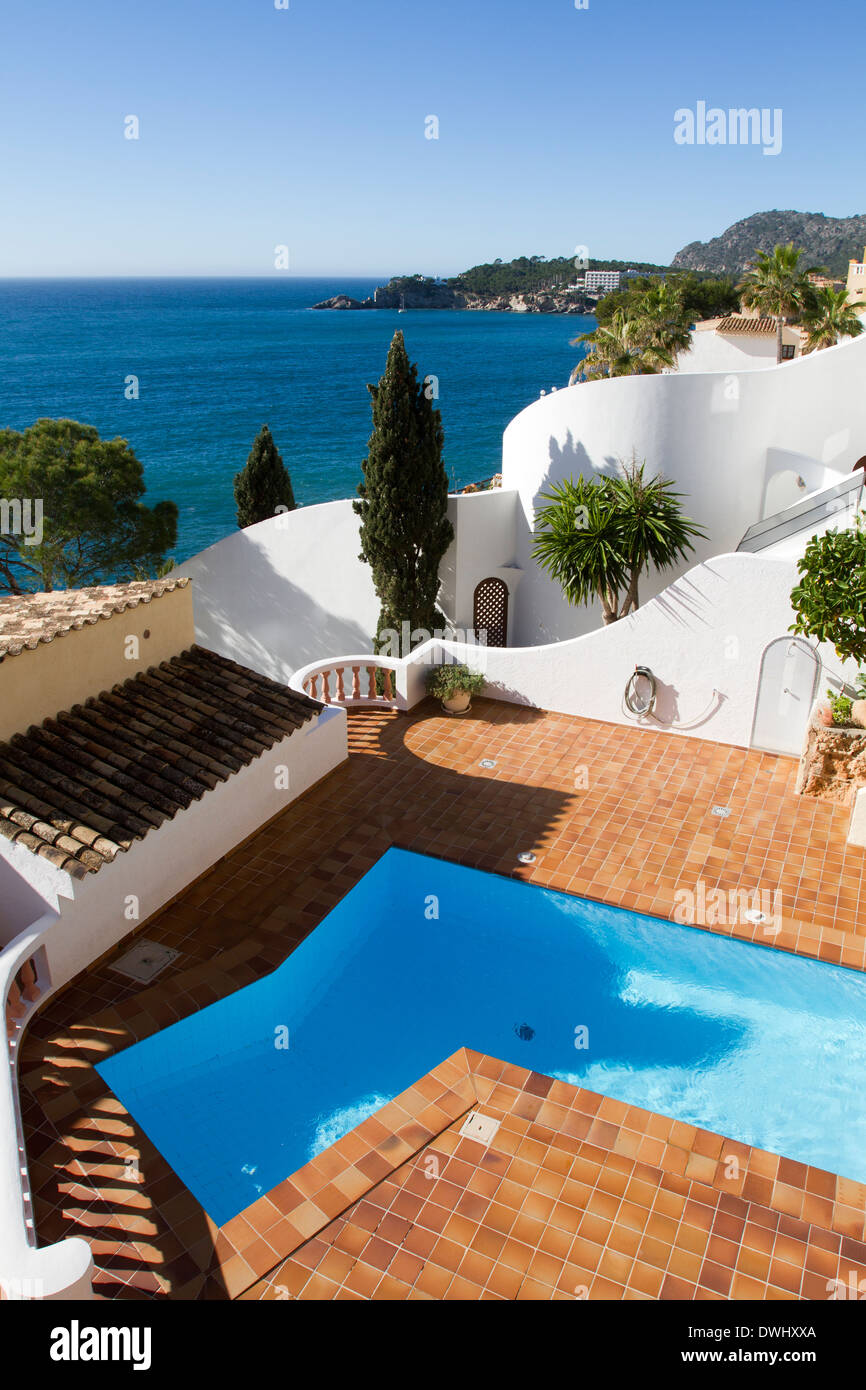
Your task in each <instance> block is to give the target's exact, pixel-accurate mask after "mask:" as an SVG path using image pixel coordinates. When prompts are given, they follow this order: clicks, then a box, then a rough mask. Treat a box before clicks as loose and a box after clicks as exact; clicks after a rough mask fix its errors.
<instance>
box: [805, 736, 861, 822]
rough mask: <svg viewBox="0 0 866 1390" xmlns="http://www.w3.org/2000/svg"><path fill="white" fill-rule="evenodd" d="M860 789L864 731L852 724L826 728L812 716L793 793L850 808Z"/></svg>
mask: <svg viewBox="0 0 866 1390" xmlns="http://www.w3.org/2000/svg"><path fill="white" fill-rule="evenodd" d="M860 787H866V729H861V728H858V727H857V726H856V725H853V726H847V725H834V726H833V727H832V728H826V727H825V726H824V725H823V724H822V723H821V722H820V720H819V719H817V718H816V717H815V715H814V713H813V715H812V718H811V719H810V721H809V728H808V730H807V733H806V746H805V748H804V750H803V756H802V758H801V759H800V772H799V775H798V778H797V791H798V792H800V793H801V795H803V796H815V797H817V798H818V799H819V800H820V801H833V802H835V803H836V805H837V806H851V805H853V803H854V797H855V795H856V793H857V791H858V789H859V788H860Z"/></svg>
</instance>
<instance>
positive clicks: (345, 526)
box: [177, 488, 522, 681]
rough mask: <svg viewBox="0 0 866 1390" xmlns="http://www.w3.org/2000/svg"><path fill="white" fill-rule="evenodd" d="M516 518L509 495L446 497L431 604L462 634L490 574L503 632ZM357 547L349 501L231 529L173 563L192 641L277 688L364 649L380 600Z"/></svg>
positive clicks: (495, 491)
mask: <svg viewBox="0 0 866 1390" xmlns="http://www.w3.org/2000/svg"><path fill="white" fill-rule="evenodd" d="M518 511H519V508H518V499H517V494H516V493H514V492H511V493H506V492H503V491H502V489H500V488H491V489H490V490H488V491H485V492H478V493H467V494H466V495H465V496H462V495H455V496H451V497H449V499H448V516H449V518H450V520H451V523H452V525H453V527H454V542H453V544H452V545H451V546H450V547H449V548H448V551H447V552H446V554H445V555H444V556H443V558H442V564H441V565H440V567H439V574H440V579H441V590H440V594H439V602H440V606H441V608H442V611H443V613H444V615H445V617H446V619H447V620H448V621H449V622H450V623H451V624H452V626H454V627H456V628H459V629H460V630H461V631H465V632H469V631H471V630H472V624H473V613H472V607H473V594H474V591H475V586H476V584H478V583H479V581H480V580H482V579H486V578H488V577H489V576H490V575H497V576H500V577H502V578H503V579H505V581H506V583H507V584H508V587H509V591H510V593H511V595H512V602H511V603H510V616H509V628H510V627H511V615H512V614H513V611H514V605H513V596H514V594H515V593H516V590H517V585H518V582H519V581H520V579H521V577H522V576H521V573H520V571H519V570H516V569H515V568H514V558H515V547H516V519H517V516H518ZM360 548H361V541H360V536H359V522H358V517H357V516H355V514H354V512H353V510H352V503H351V500H349V499H347V500H346V501H342V502H325V503H322V504H321V505H319V506H315V507H302V508H298V510H297V511H294V512H288V513H284V514H283V515H282V516H279V517H274V518H272V519H269V520H268V521H260V522H259V523H258V525H257V526H249V527H247V528H246V529H245V530H243V531H235V532H233V533H232V534H231V535H230V536H226V538H225V539H224V540H221V541H218V542H217V544H216V545H212V546H211V547H210V548H209V549H208V550H203V551H202V552H201V554H200V555H194V556H193V557H192V559H190V560H187V561H186V562H185V563H184V564H182V565H179V566H178V571H177V572H178V573H179V574H188V575H190V576H191V578H192V580H193V583H192V586H191V587H192V597H193V609H194V613H195V635H196V641H198V642H200V643H201V645H202V646H204V647H210V648H211V650H212V651H216V652H220V653H221V654H222V655H223V656H227V657H229V658H231V660H233V661H239V662H240V663H241V664H242V665H244V666H250V667H252V669H253V670H254V671H261V672H262V673H263V674H264V675H266V676H270V677H272V679H274V680H279V681H288V679H289V677H290V676H291V675H292V672H293V671H296V670H298V668H299V667H301V666H305V665H307V663H308V662H311V661H319V660H323V659H325V658H327V657H331V656H335V655H338V654H339V653H340V652H372V650H373V637H374V635H375V632H376V624H377V621H378V617H379V600H378V599H377V597H376V591H375V589H374V588H373V580H372V576H371V573H370V567H369V565H367V564H365V563H364V561H362V560H360V559H359V558H358V556H359V551H360ZM511 640H517V639H516V637H514V636H513V635H512V636H511Z"/></svg>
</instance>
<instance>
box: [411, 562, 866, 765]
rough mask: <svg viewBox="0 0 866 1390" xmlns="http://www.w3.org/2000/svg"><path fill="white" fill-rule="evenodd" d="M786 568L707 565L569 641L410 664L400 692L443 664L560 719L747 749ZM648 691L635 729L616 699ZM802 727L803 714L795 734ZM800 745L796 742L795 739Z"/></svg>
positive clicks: (828, 657) (835, 669) (787, 579)
mask: <svg viewBox="0 0 866 1390" xmlns="http://www.w3.org/2000/svg"><path fill="white" fill-rule="evenodd" d="M795 577H796V569H795V564H794V561H793V560H792V559H784V558H782V559H780V558H776V557H773V556H769V555H766V554H757V555H751V554H746V553H740V554H728V555H717V556H714V557H713V559H712V560H709V561H706V562H705V563H703V564H701V565H698V566H696V567H695V568H694V569H691V570H690V571H689V572H688V573H687V574H685V575H683V576H681V578H679V579H678V580H676V581H675V582H674V583H673V584H672V585H670V586H669V587H668V588H667V589H665V591H664V592H663V593H662V594H660V595H659V596H658V597H657V598H654V599H652V600H651V601H650V602H649V603H647V604H646V605H645V606H644V607H642V608H640V609H639V610H638V611H637V613H634V614H632V615H630V616H629V617H627V618H623V619H621V620H620V621H619V622H617V623H613V624H612V625H611V626H609V627H606V628H598V629H597V630H596V631H594V632H591V633H587V634H586V635H584V636H582V637H577V638H574V639H573V640H571V641H567V642H560V643H555V644H552V645H550V646H544V647H511V648H499V649H489V650H486V651H485V650H483V649H479V648H477V647H476V648H467V647H463V646H461V645H459V644H456V643H453V642H445V643H439V644H434V643H431V644H428V645H427V647H425V648H419V649H418V651H417V652H415V653H413V657H412V663H413V665H414V667H415V668H416V669H415V673H414V676H413V678H412V679H410V680H409V681H408V682H406V684H407V688H408V689H410V690H411V691H413V692H414V698H415V699H419V698H421V695H422V694H423V679H422V675H423V670H424V669H429V668H430V667H431V666H433V665H435V664H436V663H437V662H438V661H439V660H441V656H440V652H441V651H443V650H444V651H445V652H447V653H448V654H449V656H450V657H451V658H453V659H454V660H458V661H466V663H467V664H468V665H470V666H473V667H474V668H475V669H481V670H482V671H483V672H484V674H485V676H486V679H487V685H486V687H485V694H488V695H490V696H492V697H494V698H496V699H500V700H508V701H513V702H514V703H516V704H529V705H535V706H537V707H538V708H540V709H546V710H552V711H555V712H559V713H562V714H572V715H579V716H581V717H584V718H588V719H601V720H604V721H605V722H606V723H611V724H629V725H632V726H635V725H637V726H639V727H645V728H649V729H654V730H662V731H666V732H669V733H672V734H677V735H680V736H685V737H692V738H703V739H709V740H711V741H713V742H719V743H731V744H735V745H737V746H740V747H748V746H749V744H750V739H751V731H752V719H753V715H754V708H755V698H756V695H757V690H758V676H759V670H760V663H761V655H762V653H763V651H764V649H765V647H766V646H767V644H768V643H770V642H772V641H773V640H774V639H775V638H778V637H785V636H786V635H787V634H788V628H789V626H790V624H791V622H792V621H793V616H794V615H793V612H792V610H791V605H790V597H789V596H790V592H791V589H792V587H793V585H794V583H795ZM818 652H819V656H820V658H821V660H822V661H823V662H826V670H825V671H823V672H822V688H823V686H824V684H825V683H826V681H827V680H830V679H831V678H834V677H836V676H837V675H838V674H844V675H845V676H846V677H847V679H849V680H850V679H852V678H853V676H854V668H853V666H849V667H848V668H847V669H846V670H844V671H843V670H842V668H840V664H839V662H838V660H837V659H836V657H835V654H834V653H833V651H832V648H830V647H828V646H826V645H824V646H823V647H820V648H819V649H818ZM637 665H641V666H648V667H650V669H651V670H652V671H653V673H654V675H655V676H656V680H657V698H656V705H655V711H654V714H655V717H654V718H653V717H646V718H638V717H636V716H635V715H633V714H632V713H631V712H630V711H629V710H628V709H627V708H626V705H625V703H624V699H623V693H624V690H625V686H626V683H627V681H628V679H629V677H630V676H631V674H632V672H633V671H634V668H635V666H637ZM807 716H808V708H806V707H805V706H804V710H803V727H804V728H805V720H806V718H807ZM797 741H798V745H799V736H798V740H797Z"/></svg>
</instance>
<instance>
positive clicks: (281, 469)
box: [235, 425, 298, 527]
mask: <svg viewBox="0 0 866 1390" xmlns="http://www.w3.org/2000/svg"><path fill="white" fill-rule="evenodd" d="M235 502H236V503H237V509H238V526H240V527H244V526H254V525H255V523H256V522H257V521H266V520H267V519H268V517H271V516H274V515H275V514H276V511H277V508H278V507H285V508H287V509H288V511H290V512H293V511H294V510H295V508H296V506H297V505H298V504H297V502H296V501H295V494H294V493H293V491H292V480H291V478H290V477H289V473H288V469H287V468H286V466H285V464H284V463H283V460H282V457H281V456H280V454H279V452H278V451H277V446H276V444H275V443H274V440H273V436H272V434H271V432H270V430H269V429H268V427H267V425H262V427H261V429H260V430H259V432H258V434H257V435H256V437H255V440H254V442H253V447H252V449H251V450H250V455H249V458H248V459H247V462H246V466H245V467H244V468H243V469H242V470H241V472H240V473H236V474H235Z"/></svg>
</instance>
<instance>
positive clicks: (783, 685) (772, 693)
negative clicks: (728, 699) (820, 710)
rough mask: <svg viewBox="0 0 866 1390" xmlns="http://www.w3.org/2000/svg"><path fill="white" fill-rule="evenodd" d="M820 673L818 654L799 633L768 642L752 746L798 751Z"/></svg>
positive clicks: (778, 751)
mask: <svg viewBox="0 0 866 1390" xmlns="http://www.w3.org/2000/svg"><path fill="white" fill-rule="evenodd" d="M820 675H821V663H820V661H819V659H818V654H817V652H816V651H815V649H814V647H811V646H810V645H809V643H808V642H805V641H804V640H803V638H802V637H776V638H775V639H774V640H773V641H772V642H769V643H768V644H767V646H766V647H765V648H764V651H763V653H762V655H761V669H760V674H759V676H758V690H757V693H756V695H755V713H754V716H753V719H752V740H751V746H752V747H753V748H761V749H763V751H764V752H765V753H790V754H792V755H793V756H794V757H796V756H798V755H799V753H800V752H801V750H802V747H803V739H804V738H805V735H806V724H807V722H808V719H809V711H810V710H811V708H812V705H813V703H814V700H815V696H816V694H817V691H818V681H819V679H820Z"/></svg>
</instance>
